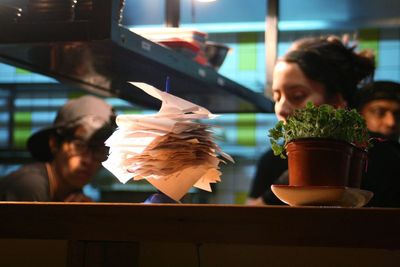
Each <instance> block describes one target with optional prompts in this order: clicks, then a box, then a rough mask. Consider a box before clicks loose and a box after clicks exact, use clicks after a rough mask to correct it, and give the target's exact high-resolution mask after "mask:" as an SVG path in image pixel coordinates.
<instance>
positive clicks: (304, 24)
mask: <svg viewBox="0 0 400 267" xmlns="http://www.w3.org/2000/svg"><path fill="white" fill-rule="evenodd" d="M399 26H400V19H398V18H395V19H381V20H368V21H367V20H360V21H356V20H352V21H345V20H294V21H290V20H286V21H280V22H279V24H278V28H279V31H313V30H327V29H357V28H373V27H375V28H377V27H399ZM157 27H158V28H160V27H161V28H162V27H165V25H164V24H153V25H136V26H135V25H131V26H128V28H131V29H134V28H136V29H138V28H139V29H140V28H157ZM180 27H181V28H190V29H196V30H198V31H202V32H207V33H232V32H234V33H238V32H264V31H265V22H264V21H254V22H225V23H194V24H191V23H182V24H181V25H180Z"/></svg>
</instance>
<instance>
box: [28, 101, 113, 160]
mask: <svg viewBox="0 0 400 267" xmlns="http://www.w3.org/2000/svg"><path fill="white" fill-rule="evenodd" d="M78 125H82V126H84V127H85V129H86V130H87V136H86V137H87V139H89V138H90V137H91V136H93V135H95V134H97V135H98V132H99V131H100V130H101V132H102V133H103V134H102V135H101V136H102V138H103V139H104V140H103V141H105V140H106V138H108V136H109V135H111V133H112V131H113V130H114V128H115V126H114V125H115V113H114V110H113V108H112V107H111V106H110V105H109V104H107V103H106V102H105V101H104V100H103V99H101V98H98V97H95V96H92V95H85V96H82V97H79V98H75V99H72V100H69V101H68V102H67V103H65V104H64V105H63V106H62V107H61V108H60V109H59V110H58V112H57V116H56V118H55V120H54V122H53V125H52V126H49V127H46V128H43V129H41V130H39V131H37V132H35V133H34V134H32V135H31V136H30V137H29V139H28V141H27V148H28V150H29V152H30V153H31V155H32V157H34V158H35V159H37V160H39V161H48V160H50V159H51V158H52V153H51V150H50V147H49V138H50V136H51V135H53V134H55V133H56V132H60V131H61V130H62V129H68V128H73V127H76V126H78ZM104 133H106V135H104Z"/></svg>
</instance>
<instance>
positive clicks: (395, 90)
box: [357, 81, 400, 142]
mask: <svg viewBox="0 0 400 267" xmlns="http://www.w3.org/2000/svg"><path fill="white" fill-rule="evenodd" d="M357 110H358V111H359V112H360V113H361V115H362V116H363V117H364V119H365V122H366V123H367V127H368V130H370V131H371V132H372V134H373V135H381V137H382V138H388V139H391V140H393V141H395V142H398V141H399V137H400V84H399V83H396V82H392V81H375V82H372V83H369V84H367V85H366V86H364V87H363V88H362V89H361V90H359V92H358V97H357Z"/></svg>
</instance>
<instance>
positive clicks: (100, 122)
mask: <svg viewBox="0 0 400 267" xmlns="http://www.w3.org/2000/svg"><path fill="white" fill-rule="evenodd" d="M114 129H115V113H114V111H113V109H112V107H111V106H110V105H108V104H107V103H106V102H105V101H103V100H102V99H100V98H98V97H95V96H91V95H86V96H82V97H80V98H76V99H73V100H70V101H68V102H67V103H66V104H65V105H63V106H62V107H61V108H60V109H59V111H58V113H57V116H56V118H55V120H54V123H53V125H52V126H50V127H47V128H44V129H41V130H39V131H38V132H36V133H34V134H33V135H31V136H30V138H29V139H28V142H27V148H28V150H29V151H30V153H31V155H32V157H33V158H34V159H36V160H37V161H38V162H35V163H31V164H27V165H24V166H22V167H21V168H19V169H18V170H16V171H15V172H12V173H10V174H9V175H7V176H6V177H4V178H2V179H0V200H1V201H57V202H61V201H66V202H85V201H91V199H90V198H89V197H87V196H86V195H84V194H83V192H82V188H83V187H84V186H85V185H86V184H88V183H89V182H90V181H91V179H92V178H93V177H94V175H95V174H96V173H97V171H98V170H99V169H100V167H101V162H102V161H104V160H106V158H107V156H108V148H107V147H106V146H105V145H104V141H105V140H106V139H107V138H108V137H109V136H110V135H111V134H112V132H113V131H114Z"/></svg>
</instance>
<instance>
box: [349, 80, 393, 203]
mask: <svg viewBox="0 0 400 267" xmlns="http://www.w3.org/2000/svg"><path fill="white" fill-rule="evenodd" d="M356 106H357V109H358V111H359V112H360V113H361V115H362V116H363V117H364V119H365V121H366V124H367V128H368V130H369V131H370V136H371V138H372V140H373V147H372V148H371V149H370V150H369V153H368V163H367V173H366V174H365V175H364V176H363V180H362V182H361V188H362V189H366V190H369V191H372V192H374V197H373V198H372V199H371V201H370V202H369V203H368V205H369V206H377V207H400V189H399V188H400V179H399V177H400V171H399V169H400V167H399V166H400V164H399V163H400V143H399V136H400V84H399V83H395V82H391V81H375V82H371V83H369V84H367V85H365V86H364V87H363V88H362V89H361V90H359V92H358V95H357V103H356Z"/></svg>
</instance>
